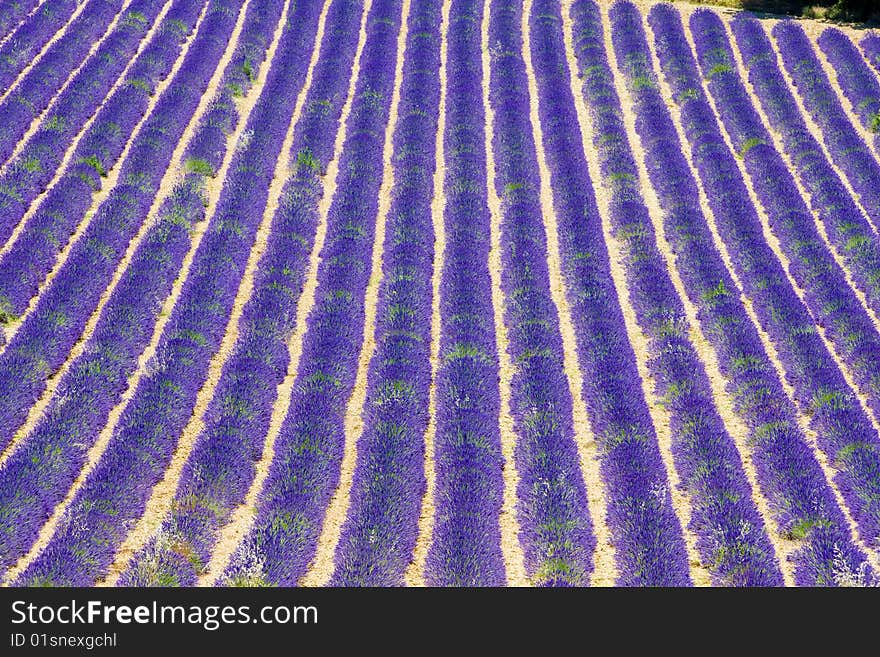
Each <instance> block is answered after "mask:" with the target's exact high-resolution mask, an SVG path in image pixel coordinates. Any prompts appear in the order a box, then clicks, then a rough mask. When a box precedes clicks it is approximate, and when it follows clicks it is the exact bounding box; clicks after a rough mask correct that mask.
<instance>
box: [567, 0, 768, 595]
mask: <svg viewBox="0 0 880 657" xmlns="http://www.w3.org/2000/svg"><path fill="white" fill-rule="evenodd" d="M592 11H593V12H594V13H596V19H594V20H597V19H598V11H599V10H598V6H597V5H595V4H593V6H592ZM609 17H610V20H611V28H612V29H611V34H612V41H613V44H612V45H613V48H614V51H615V53H616V56H617V61H618V67H619V69H620V72H621V73H622V74H623V76H624V78H625V79H626V83H627V87H628V88H629V91H630V94H631V97H632V98H633V99H634V103H635V109H636V111H637V112H638V118H637V120H636V131H637V132H638V133H639V136H640V137H641V140H642V143H643V144H644V145H645V156H646V158H647V161H646V165H647V166H648V170H649V176H651V173H654V175H653V176H652V180H653V181H655V182H659V183H660V184H661V185H662V184H663V183H664V182H665V179H664V178H663V176H662V174H661V175H660V176H658V175H657V173H658V172H660V171H662V170H663V167H664V166H665V163H666V162H667V161H668V159H669V155H668V153H667V152H665V149H663V148H657V141H656V140H657V139H658V138H665V139H667V140H668V139H670V137H674V136H675V133H674V131H672V132H671V133H670V130H672V125H671V124H670V123H669V122H668V117H665V118H666V119H667V122H666V124H664V123H662V122H657V121H656V119H657V116H656V110H657V109H658V106H656V105H653V106H652V104H651V101H652V100H658V101H659V94H658V93H657V89H656V84H655V83H654V82H653V79H652V78H653V71H652V70H651V66H650V60H649V59H648V58H647V56H646V54H645V49H644V44H645V42H646V41H645V33H644V28H643V27H642V16H641V13H640V11H639V10H638V9H636V7H635V6H633V5H632V4H629V3H622V2H621V3H617V4H615V5H614V6H613V7H612V8H611V10H610V12H609ZM557 42H558V43H559V42H561V34H560V33H559V31H558V30H557ZM557 48H559V49H560V50H561V46H557ZM599 66H602V64H599ZM613 75H614V74H613V72H612V71H611V70H610V68H609V65H608V64H605V66H604V68H602V69H599V68H593V69H592V70H591V76H592V77H594V78H596V79H597V81H598V80H602V81H603V82H604V84H605V88H606V89H607V91H608V101H607V103H606V104H605V107H606V108H607V110H613V109H615V108H616V109H617V110H618V112H619V108H620V99H619V98H618V97H617V94H616V91H615V90H614V86H613ZM560 77H561V76H560ZM560 82H561V80H560ZM649 82H650V84H649ZM594 84H595V85H596V86H597V87H598V86H599V85H598V84H597V83H595V82H594ZM662 107H663V106H662V103H661V104H660V105H659V108H662ZM607 110H606V111H607ZM557 111H558V110H557ZM571 111H572V110H569V112H571ZM572 118H573V120H574V121H576V117H574V116H573V117H572ZM614 123H615V122H614V121H613V119H606V120H605V121H604V122H603V124H602V135H603V136H606V137H607V136H608V135H611V134H617V135H618V136H619V139H616V140H615V145H614V146H613V147H612V148H611V149H609V148H604V147H600V148H599V153H600V161H601V168H602V171H601V173H602V175H603V176H605V177H606V178H610V179H611V180H612V181H613V183H612V186H611V209H610V220H611V225H612V228H613V230H614V232H615V235H616V237H617V239H618V240H620V243H621V246H622V250H623V253H624V260H623V265H624V267H625V272H626V281H627V288H628V291H629V295H630V299H631V300H632V304H633V308H634V310H635V314H636V320H637V321H638V323H639V325H640V326H641V327H642V330H643V331H644V332H645V334H646V336H647V338H648V340H649V347H648V350H649V352H650V353H651V354H653V356H652V357H651V358H650V360H649V362H648V365H649V368H650V371H651V373H652V375H653V378H654V380H655V382H656V383H655V392H656V394H657V396H658V397H659V398H660V399H662V400H663V401H664V405H665V406H666V408H667V411H668V412H669V415H670V429H671V438H672V455H673V459H674V462H675V466H676V468H677V470H678V472H679V474H680V476H681V479H682V481H683V483H684V487H685V488H686V490H687V491H688V493H689V502H690V505H691V508H692V515H691V522H690V527H689V528H690V529H691V530H692V531H693V532H694V533H695V534H696V536H697V549H698V550H699V553H700V557H701V560H702V563H703V565H704V566H705V567H706V568H707V569H708V570H709V572H710V573H711V575H712V579H713V582H714V583H715V584H717V585H724V586H778V585H781V584H782V582H783V580H782V574H781V572H780V569H779V565H778V563H777V561H776V558H775V555H774V550H773V546H772V544H771V543H770V540H769V538H768V536H767V532H766V528H765V525H764V521H763V519H762V518H761V515H760V514H759V512H758V510H757V508H756V506H755V503H754V501H753V500H752V497H751V488H750V486H749V483H748V481H747V479H746V477H745V473H744V471H743V466H742V459H741V456H740V454H739V451H738V450H737V447H736V444H735V443H734V441H733V439H732V438H731V437H730V435H729V433H728V431H727V429H726V427H725V425H724V421H723V420H722V418H721V416H720V415H719V413H718V410H717V409H716V407H715V403H714V400H713V397H712V390H711V386H710V383H709V378H708V376H707V373H706V371H705V368H704V365H703V363H702V362H701V360H700V357H699V355H698V354H697V352H696V350H695V349H694V346H693V345H692V343H691V342H690V340H689V339H688V319H687V316H686V314H685V309H684V305H683V304H682V302H681V300H680V299H679V298H678V293H677V292H676V290H675V287H674V285H673V283H672V280H671V279H670V276H669V273H668V272H667V264H666V262H665V260H664V259H663V256H662V255H661V254H660V251H659V250H658V248H657V244H656V241H655V239H656V237H655V233H654V228H653V225H652V221H651V217H650V214H649V210H648V208H647V206H646V205H645V202H644V199H643V197H642V194H641V191H640V189H639V183H638V180H639V171H638V167H637V166H636V162H635V159H634V154H633V152H632V151H631V149H630V146H629V144H628V141H627V136H626V134H625V132H621V130H622V129H623V125H622V122H621V121H620V120H619V119H618V121H617V122H616V123H617V124H618V126H617V127H615V125H614ZM574 125H576V123H574ZM660 126H663V127H665V128H666V129H667V131H666V133H665V134H664V133H663V132H661V130H659V129H658V128H659V127H660ZM568 139H569V140H571V141H573V142H574V143H576V141H575V136H574V135H573V134H572V135H571V136H570V137H569V138H568ZM575 180H576V179H575ZM582 182H585V181H577V182H574V181H572V182H569V183H568V185H575V186H576V185H580V184H582ZM565 184H566V183H563V182H562V181H560V182H559V183H558V184H557V185H555V186H554V187H556V188H559V187H561V186H563V185H565ZM660 193H662V192H660ZM677 198H678V195H676V199H677ZM685 220H686V219H685ZM715 286H717V282H716V283H715V284H714V285H712V286H711V287H710V289H712V288H714V287H715ZM705 291H706V290H701V292H705ZM695 296H699V295H695Z"/></svg>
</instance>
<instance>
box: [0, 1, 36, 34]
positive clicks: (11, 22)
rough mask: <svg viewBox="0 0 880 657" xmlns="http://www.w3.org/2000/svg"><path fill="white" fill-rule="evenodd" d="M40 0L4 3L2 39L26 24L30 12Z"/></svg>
mask: <svg viewBox="0 0 880 657" xmlns="http://www.w3.org/2000/svg"><path fill="white" fill-rule="evenodd" d="M39 2H40V0H18V1H17V2H9V3H6V4H4V6H3V8H2V9H0V40H2V39H5V38H6V37H7V36H8V37H12V35H13V34H14V33H15V32H16V31H18V30H19V29H21V28H22V27H23V26H24V23H25V22H26V21H27V18H28V14H29V13H30V12H31V11H33V9H34V7H36V6H37V4H38V3H39Z"/></svg>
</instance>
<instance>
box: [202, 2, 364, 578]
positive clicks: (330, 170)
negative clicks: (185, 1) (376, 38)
mask: <svg viewBox="0 0 880 657" xmlns="http://www.w3.org/2000/svg"><path fill="white" fill-rule="evenodd" d="M371 6H372V0H367V2H366V3H365V6H364V9H363V14H362V16H361V26H360V33H359V36H358V45H357V48H356V50H355V59H354V65H353V66H352V73H351V78H350V79H349V86H348V93H347V96H346V100H345V104H344V105H343V107H342V112H341V114H340V117H339V124H338V125H339V128H338V131H337V133H336V140H335V142H334V145H333V157H332V159H331V161H330V164H329V166H328V167H327V173H326V174H325V176H324V181H325V182H324V194H323V196H322V197H321V201H320V203H319V205H318V213H319V221H318V228H317V232H316V234H315V244H314V246H313V247H312V251H311V254H310V256H309V269H308V273H307V274H306V281H305V285H304V287H303V291H302V294H301V295H300V299H299V302H298V303H297V307H296V324H295V329H294V332H293V335H292V336H291V338H290V341H289V342H288V352H289V354H290V362H289V364H288V366H287V374H286V375H285V377H284V380H283V381H282V382H281V384H280V385H279V386H278V395H277V397H276V400H275V404H274V405H273V407H272V416H271V418H270V420H269V431H268V433H267V435H266V442H265V444H264V448H263V454H262V456H261V458H260V460H259V462H258V463H257V466H256V475H255V477H254V481H253V483H252V484H251V487H250V489H249V490H248V493H247V496H246V497H245V502H244V504H242V505H241V506H239V507H238V509H236V510H235V511H234V512H233V513H232V515H231V519H230V522H229V523H228V524H227V525H226V526H225V527H224V528H223V530H222V531H221V534H220V538H219V540H218V542H217V546H216V548H215V549H214V553H213V555H212V556H211V561H210V562H209V563H208V566H207V569H206V571H205V573H204V574H203V575H202V576H201V577H200V578H199V582H198V584H199V586H212V585H213V584H214V583H215V582H216V581H217V579H218V578H219V577H220V576H221V575H222V574H223V571H224V570H225V568H226V566H227V565H228V564H229V561H230V560H231V559H232V555H233V554H234V552H235V550H236V548H237V547H238V545H239V543H241V541H242V540H243V539H244V537H245V536H246V535H247V534H248V532H249V531H250V530H251V527H252V526H253V523H254V520H255V514H256V505H257V500H258V498H259V495H260V493H261V492H262V490H263V486H264V485H265V482H266V478H267V477H268V476H269V468H270V467H271V465H272V461H273V460H274V457H275V441H276V440H277V438H278V434H279V432H280V430H281V425H282V423H283V422H284V418H285V416H286V415H287V410H288V407H289V406H290V399H291V396H292V394H293V384H294V381H295V379H296V374H297V372H298V370H299V362H300V359H301V358H302V345H303V338H304V337H305V333H306V329H307V328H308V326H307V323H306V320H307V319H308V316H309V313H310V312H311V310H312V307H313V306H314V303H315V294H316V292H317V288H318V267H319V265H320V262H321V251H322V250H323V247H324V241H325V239H326V236H327V214H328V212H329V211H330V204H331V201H332V200H333V196H334V194H335V192H336V179H337V176H338V173H339V155H340V154H341V152H342V146H343V144H344V143H345V137H346V134H347V130H346V127H347V126H346V123H347V121H348V115H349V113H350V112H351V105H352V102H353V101H354V91H355V86H356V83H357V78H358V73H359V72H360V59H361V53H362V52H363V48H364V44H365V43H366V38H367V32H366V20H367V16H368V15H369V11H370V7H371ZM328 8H329V3H328V4H327V5H325V6H324V9H323V11H322V14H321V17H320V19H319V23H318V33H317V36H316V41H315V47H314V49H313V50H312V58H311V60H310V62H309V68H308V72H307V74H306V80H305V82H304V83H303V87H302V89H301V90H300V93H299V95H298V96H297V101H296V106H295V108H294V113H293V120H292V121H291V127H292V128H294V127H295V126H296V123H297V122H298V120H299V117H300V115H301V113H302V107H303V105H304V104H305V100H306V95H307V94H308V90H309V88H310V87H311V83H312V76H313V72H314V68H315V66H316V64H317V62H318V57H319V54H320V44H321V41H322V39H323V35H324V30H325V25H326V18H327V11H328ZM287 139H289V140H290V141H291V142H292V140H293V133H292V131H291V132H288V135H287V138H286V139H285V141H287ZM286 146H287V147H286V148H284V149H283V150H282V157H289V155H290V146H289V144H287V145H286ZM288 164H289V160H288ZM286 177H287V167H285V168H283V169H282V168H276V170H275V179H274V180H273V181H272V186H273V188H275V187H276V186H277V188H278V190H279V194H280V190H281V188H282V187H283V184H284V181H285V180H286ZM277 203H278V197H275V199H274V204H275V206H276V207H277Z"/></svg>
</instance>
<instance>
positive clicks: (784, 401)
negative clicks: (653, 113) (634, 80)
mask: <svg viewBox="0 0 880 657" xmlns="http://www.w3.org/2000/svg"><path fill="white" fill-rule="evenodd" d="M648 22H649V23H650V25H651V28H652V30H653V32H654V39H655V49H656V52H657V56H658V58H659V60H660V65H661V68H662V71H663V74H664V76H665V77H666V80H667V83H668V84H669V85H670V87H671V88H672V94H673V99H674V101H675V103H676V105H677V106H678V108H679V110H680V112H681V122H682V126H683V129H684V132H685V135H686V138H687V140H688V143H689V144H690V146H691V149H692V152H693V158H694V165H695V167H696V169H697V172H698V175H699V178H700V181H701V182H702V185H703V188H704V189H705V192H706V196H707V198H708V201H709V206H710V208H711V210H712V213H713V215H714V217H715V221H716V223H717V226H718V231H719V233H720V236H721V238H722V240H723V241H724V243H725V244H726V245H727V248H728V249H729V251H730V254H731V257H732V260H733V265H734V268H735V271H736V273H737V275H738V276H739V279H740V281H741V282H742V285H743V291H744V292H745V293H746V294H747V295H748V296H749V297H750V299H751V300H752V302H753V304H754V308H755V311H756V314H757V316H758V320H759V322H760V323H761V324H762V326H763V327H764V328H765V330H767V331H768V333H769V334H770V338H771V340H772V341H773V342H774V343H775V345H776V347H777V349H778V350H779V353H780V356H781V359H782V362H783V367H785V369H786V372H787V373H789V376H791V375H796V374H797V369H796V367H795V365H796V364H797V362H796V361H795V360H794V359H795V358H798V357H799V354H802V353H803V348H801V347H799V346H798V344H799V343H798V340H799V336H801V335H804V334H807V335H810V334H812V333H813V332H815V327H814V324H813V322H812V319H811V318H810V317H809V316H808V314H807V313H806V309H805V308H803V307H802V306H799V305H798V299H797V297H795V296H794V294H793V291H792V290H791V287H790V286H789V285H788V281H787V279H786V277H785V273H784V271H783V270H782V267H781V266H780V265H779V263H778V261H777V260H775V256H774V254H773V253H772V251H771V250H770V249H769V247H768V246H767V244H766V243H765V242H764V238H763V234H762V229H761V224H760V220H759V218H758V216H757V213H756V211H755V208H754V207H753V206H752V205H751V204H750V203H749V201H748V198H749V197H748V191H747V189H746V186H745V183H744V181H743V179H742V176H741V174H740V171H739V168H738V167H737V165H736V162H735V160H734V159H733V155H732V154H731V152H730V150H729V149H728V148H727V145H726V143H725V142H724V139H723V137H722V135H721V131H720V127H719V125H718V123H717V120H716V118H715V114H714V112H713V110H712V108H711V106H710V105H709V103H708V101H707V100H706V97H705V95H704V93H703V91H702V84H701V81H700V76H699V74H698V73H697V65H696V62H695V61H694V56H693V54H692V53H691V50H690V47H689V46H688V42H687V40H686V38H685V34H684V29H683V26H682V23H681V19H680V17H679V14H678V12H677V11H676V10H675V9H674V8H672V6H670V5H656V6H655V7H654V8H653V9H652V10H651V12H650V14H649V17H648ZM643 53H644V55H645V56H647V55H648V46H647V43H645V44H644V45H643ZM674 152H675V148H672V149H670V151H669V153H670V155H669V158H670V163H666V164H665V165H664V168H663V172H664V174H665V173H666V172H667V171H673V169H672V165H671V162H674V160H672V154H673V153H674ZM686 166H687V165H686V164H684V163H682V164H680V165H679V169H680V170H681V171H682V175H681V176H677V177H675V178H670V180H669V185H670V186H669V191H668V192H667V193H666V194H665V196H666V198H667V199H668V202H670V203H675V202H676V200H677V199H680V198H691V199H693V203H692V204H691V205H692V213H693V215H694V218H693V219H692V223H691V224H690V226H691V228H692V229H693V230H694V231H696V230H699V233H697V234H701V235H702V239H701V240H700V242H702V243H703V244H704V247H703V249H701V250H699V251H694V252H691V253H692V255H691V257H689V260H690V262H691V263H692V264H691V265H690V266H689V267H682V268H681V271H682V273H683V275H684V274H686V273H687V272H688V271H693V272H695V273H694V276H698V275H699V276H701V277H702V280H703V281H704V283H703V285H704V286H710V287H708V289H707V290H706V292H704V293H703V294H702V302H701V303H700V313H699V315H698V317H699V318H700V321H701V322H706V324H704V325H705V326H707V330H706V334H707V336H708V337H709V339H710V340H712V342H713V345H717V351H718V354H719V359H720V364H721V365H722V368H723V369H722V374H724V375H725V376H726V377H728V378H729V379H730V380H729V382H728V384H727V388H728V390H729V391H730V392H731V394H732V396H733V398H734V408H735V409H736V411H737V413H738V414H739V415H740V416H741V417H742V418H743V419H744V420H745V421H746V422H747V424H748V426H749V429H750V430H751V431H752V432H753V435H754V436H755V437H756V439H755V440H754V442H753V443H752V452H751V454H752V458H753V460H754V463H755V467H756V470H757V475H758V481H759V482H760V485H761V489H762V491H763V492H764V494H765V495H766V496H767V498H768V500H770V501H771V504H772V505H773V509H774V512H775V514H776V522H777V524H778V526H779V527H780V530H781V531H782V532H783V533H784V535H785V536H786V537H787V538H789V539H792V540H797V541H799V542H801V547H800V548H799V549H798V550H797V551H796V552H795V554H794V555H793V558H794V562H795V564H796V571H795V579H796V581H797V583H798V584H800V585H822V584H832V585H833V584H835V583H838V582H840V581H841V578H845V576H846V573H852V572H857V571H858V570H859V568H861V567H862V564H866V563H867V562H865V558H864V555H863V554H862V553H861V552H860V551H859V550H858V548H857V547H856V546H855V545H854V543H853V541H852V539H851V536H850V533H849V528H848V526H847V523H846V520H845V518H844V516H843V514H842V513H841V511H840V508H839V507H838V506H837V503H836V501H835V499H834V495H833V493H832V491H831V489H830V487H829V485H828V483H827V481H826V480H825V477H824V473H823V472H822V469H821V467H820V465H819V463H818V462H817V460H816V457H815V455H814V454H813V452H812V451H811V449H810V448H809V446H808V444H807V439H806V436H805V435H804V433H803V432H802V431H801V430H800V428H799V427H798V424H797V419H796V409H795V408H794V406H793V404H792V403H791V402H789V400H788V398H787V395H786V394H785V391H784V390H783V388H782V383H781V381H780V380H779V376H778V374H776V373H775V371H774V369H773V368H771V367H770V365H769V364H768V362H767V356H766V353H765V352H764V350H763V348H762V345H761V342H760V340H759V338H758V336H757V334H756V331H755V329H754V327H753V326H752V325H751V322H750V320H749V319H748V317H747V316H746V315H745V314H744V312H745V311H744V309H743V306H742V304H741V303H739V300H738V296H739V295H738V293H737V290H736V288H735V287H734V286H733V283H732V281H730V279H729V277H728V276H726V275H725V272H724V270H723V269H722V268H721V266H720V263H719V262H718V256H717V253H716V252H715V251H714V246H713V245H712V240H711V237H710V236H709V235H708V233H707V228H706V227H705V226H702V219H701V215H700V214H697V212H698V211H697V206H696V199H697V198H698V197H697V196H696V195H695V192H694V191H692V192H691V194H681V193H679V191H678V187H677V186H676V183H678V181H679V180H681V181H682V184H686V185H687V184H688V183H687V180H688V178H687V177H686V176H685V177H682V176H683V175H684V173H685V172H686V171H687V169H686V168H685V167H686ZM655 176H656V174H655ZM688 187H691V189H692V190H693V189H694V186H693V185H688ZM685 189H687V188H685ZM672 195H676V196H675V197H673V196H672ZM666 223H667V224H668V223H669V220H668V219H667V220H666ZM701 226H702V227H701ZM674 227H675V228H676V230H675V231H671V230H670V231H667V232H668V234H669V235H670V238H672V237H673V236H676V235H677V239H678V241H679V243H682V242H686V243H688V244H691V245H695V244H696V243H697V240H696V239H695V238H694V237H692V234H691V232H690V231H689V230H687V227H685V228H684V229H681V230H680V229H678V228H677V224H676V226H674ZM688 252H690V251H688ZM682 253H685V251H682ZM679 262H683V258H680V259H679ZM713 263H714V266H713V269H708V270H706V269H704V268H707V267H708V266H709V265H713ZM703 272H705V273H703ZM713 284H714V287H711V286H712V285H713ZM688 288H689V289H691V287H690V286H688ZM691 294H693V293H691ZM807 354H808V356H807V357H806V358H804V360H807V359H808V358H809V352H807ZM837 401H841V402H848V400H845V399H841V400H837V399H829V400H822V399H819V400H817V404H816V407H815V411H814V413H813V422H814V424H813V427H814V428H817V427H818V425H817V424H815V423H817V422H820V421H822V418H824V417H826V416H827V414H828V413H829V412H831V411H832V410H833V409H832V407H833V406H834V404H835V403H836V402H837ZM848 403H849V404H850V405H851V402H848ZM819 428H821V427H819Z"/></svg>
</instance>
